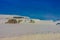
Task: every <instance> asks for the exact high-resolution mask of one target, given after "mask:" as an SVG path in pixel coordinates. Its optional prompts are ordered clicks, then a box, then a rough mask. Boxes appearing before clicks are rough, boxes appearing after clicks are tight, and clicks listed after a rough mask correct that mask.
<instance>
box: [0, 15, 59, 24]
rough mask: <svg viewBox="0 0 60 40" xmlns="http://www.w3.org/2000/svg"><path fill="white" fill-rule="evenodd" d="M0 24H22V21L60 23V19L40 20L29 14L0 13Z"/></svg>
mask: <svg viewBox="0 0 60 40" xmlns="http://www.w3.org/2000/svg"><path fill="white" fill-rule="evenodd" d="M0 21H1V22H0V24H1V23H3V24H16V23H17V24H20V23H29V24H30V23H33V24H56V23H60V21H59V22H58V21H56V22H53V20H40V19H32V18H30V17H27V16H19V15H0Z"/></svg>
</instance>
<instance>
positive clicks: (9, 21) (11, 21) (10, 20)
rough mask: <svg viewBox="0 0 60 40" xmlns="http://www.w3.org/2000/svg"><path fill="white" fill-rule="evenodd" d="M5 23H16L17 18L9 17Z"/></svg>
mask: <svg viewBox="0 0 60 40" xmlns="http://www.w3.org/2000/svg"><path fill="white" fill-rule="evenodd" d="M6 23H10V24H15V23H17V20H16V19H9V20H8V22H6Z"/></svg>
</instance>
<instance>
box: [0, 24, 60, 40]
mask: <svg viewBox="0 0 60 40" xmlns="http://www.w3.org/2000/svg"><path fill="white" fill-rule="evenodd" d="M0 40H60V26H57V25H46V24H45V25H43V24H0Z"/></svg>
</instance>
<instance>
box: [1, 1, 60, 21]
mask: <svg viewBox="0 0 60 40" xmlns="http://www.w3.org/2000/svg"><path fill="white" fill-rule="evenodd" d="M0 14H9V15H10V14H14V15H23V16H29V17H31V18H39V19H42V20H51V19H52V20H58V19H60V0H0Z"/></svg>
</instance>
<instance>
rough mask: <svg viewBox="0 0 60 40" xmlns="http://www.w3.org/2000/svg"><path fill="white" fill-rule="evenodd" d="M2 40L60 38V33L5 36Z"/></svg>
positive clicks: (59, 39) (46, 39) (53, 39)
mask: <svg viewBox="0 0 60 40" xmlns="http://www.w3.org/2000/svg"><path fill="white" fill-rule="evenodd" d="M0 40H60V33H48V34H30V35H22V36H16V37H5V38H0Z"/></svg>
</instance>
